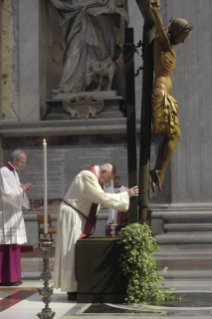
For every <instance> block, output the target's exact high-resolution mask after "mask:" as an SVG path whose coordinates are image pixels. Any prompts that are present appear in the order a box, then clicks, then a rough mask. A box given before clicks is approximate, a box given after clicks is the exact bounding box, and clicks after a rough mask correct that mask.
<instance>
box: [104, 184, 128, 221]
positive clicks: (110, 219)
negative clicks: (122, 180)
mask: <svg viewBox="0 0 212 319" xmlns="http://www.w3.org/2000/svg"><path fill="white" fill-rule="evenodd" d="M126 189H127V188H126V187H125V186H122V185H121V187H115V186H114V188H113V187H111V186H110V187H108V189H107V191H108V193H113V190H114V193H123V192H125V191H126ZM112 211H113V214H114V222H115V223H117V221H118V212H119V211H120V210H116V209H112V208H109V209H108V219H107V225H109V224H110V223H111V222H112Z"/></svg>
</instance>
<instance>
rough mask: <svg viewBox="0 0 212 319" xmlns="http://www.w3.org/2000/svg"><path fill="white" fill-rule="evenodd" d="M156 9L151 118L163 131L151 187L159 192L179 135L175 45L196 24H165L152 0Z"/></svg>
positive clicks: (178, 21) (157, 131)
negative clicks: (174, 93)
mask: <svg viewBox="0 0 212 319" xmlns="http://www.w3.org/2000/svg"><path fill="white" fill-rule="evenodd" d="M149 6H150V9H151V11H152V13H153V16H154V19H155V24H156V29H157V33H158V36H157V37H156V39H155V42H154V55H153V57H154V66H155V80H154V86H153V90H152V122H153V131H154V133H155V134H157V135H163V136H164V139H163V141H162V143H161V144H160V146H159V149H158V154H157V159H156V163H155V168H154V169H153V170H152V171H151V172H150V174H151V179H152V181H151V185H152V190H153V191H154V192H155V190H156V185H158V188H159V190H160V192H161V191H162V187H163V180H164V175H165V172H166V169H167V167H168V164H169V162H170V160H171V158H172V156H173V154H174V151H175V149H176V147H177V143H178V141H179V139H180V127H179V120H178V114H179V111H178V105H177V101H176V100H175V99H174V98H173V97H172V96H171V95H170V94H171V91H172V81H171V76H172V73H173V71H174V69H175V63H176V55H175V52H174V50H173V47H172V46H173V45H178V44H180V43H183V42H184V40H185V39H186V37H187V36H188V35H189V32H190V31H191V30H192V29H193V26H192V25H190V24H189V23H188V21H186V20H184V19H175V20H173V19H172V20H170V22H171V24H170V25H169V26H168V27H167V28H165V29H164V28H163V23H162V20H161V17H160V15H159V11H158V7H159V6H158V1H157V0H150V1H149Z"/></svg>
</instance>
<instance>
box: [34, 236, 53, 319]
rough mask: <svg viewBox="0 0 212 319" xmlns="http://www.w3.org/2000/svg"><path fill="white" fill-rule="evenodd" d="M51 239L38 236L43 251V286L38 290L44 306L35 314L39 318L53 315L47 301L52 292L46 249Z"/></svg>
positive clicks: (49, 246) (50, 318)
mask: <svg viewBox="0 0 212 319" xmlns="http://www.w3.org/2000/svg"><path fill="white" fill-rule="evenodd" d="M52 243H53V240H52V239H49V238H40V239H39V244H40V248H41V249H42V250H43V251H44V254H43V256H42V257H43V272H42V273H41V279H42V280H43V281H44V284H43V285H44V287H43V288H38V292H39V294H40V295H41V296H43V298H42V301H43V302H44V303H45V308H43V309H42V312H39V313H38V314H37V316H38V317H39V318H40V319H52V318H54V316H55V312H54V311H52V310H51V308H49V303H50V302H51V301H52V298H51V295H52V294H53V286H52V287H49V280H50V279H51V278H52V275H51V273H50V270H49V256H48V251H49V250H50V249H51V248H52Z"/></svg>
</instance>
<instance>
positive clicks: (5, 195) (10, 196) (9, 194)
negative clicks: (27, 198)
mask: <svg viewBox="0 0 212 319" xmlns="http://www.w3.org/2000/svg"><path fill="white" fill-rule="evenodd" d="M9 174H10V173H9V172H7V171H5V170H1V171H0V198H1V200H2V201H3V202H6V203H10V204H12V205H14V206H17V207H21V206H22V203H23V199H24V194H23V190H22V188H21V187H19V186H17V187H13V188H11V186H10V185H9V179H10V175H9Z"/></svg>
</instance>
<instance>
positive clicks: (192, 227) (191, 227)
mask: <svg viewBox="0 0 212 319" xmlns="http://www.w3.org/2000/svg"><path fill="white" fill-rule="evenodd" d="M164 229H166V230H167V231H181V232H182V231H212V223H201V224H199V223H193V224H192V223H190V224H189V223H185V224H178V223H173V224H165V225H164Z"/></svg>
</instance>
